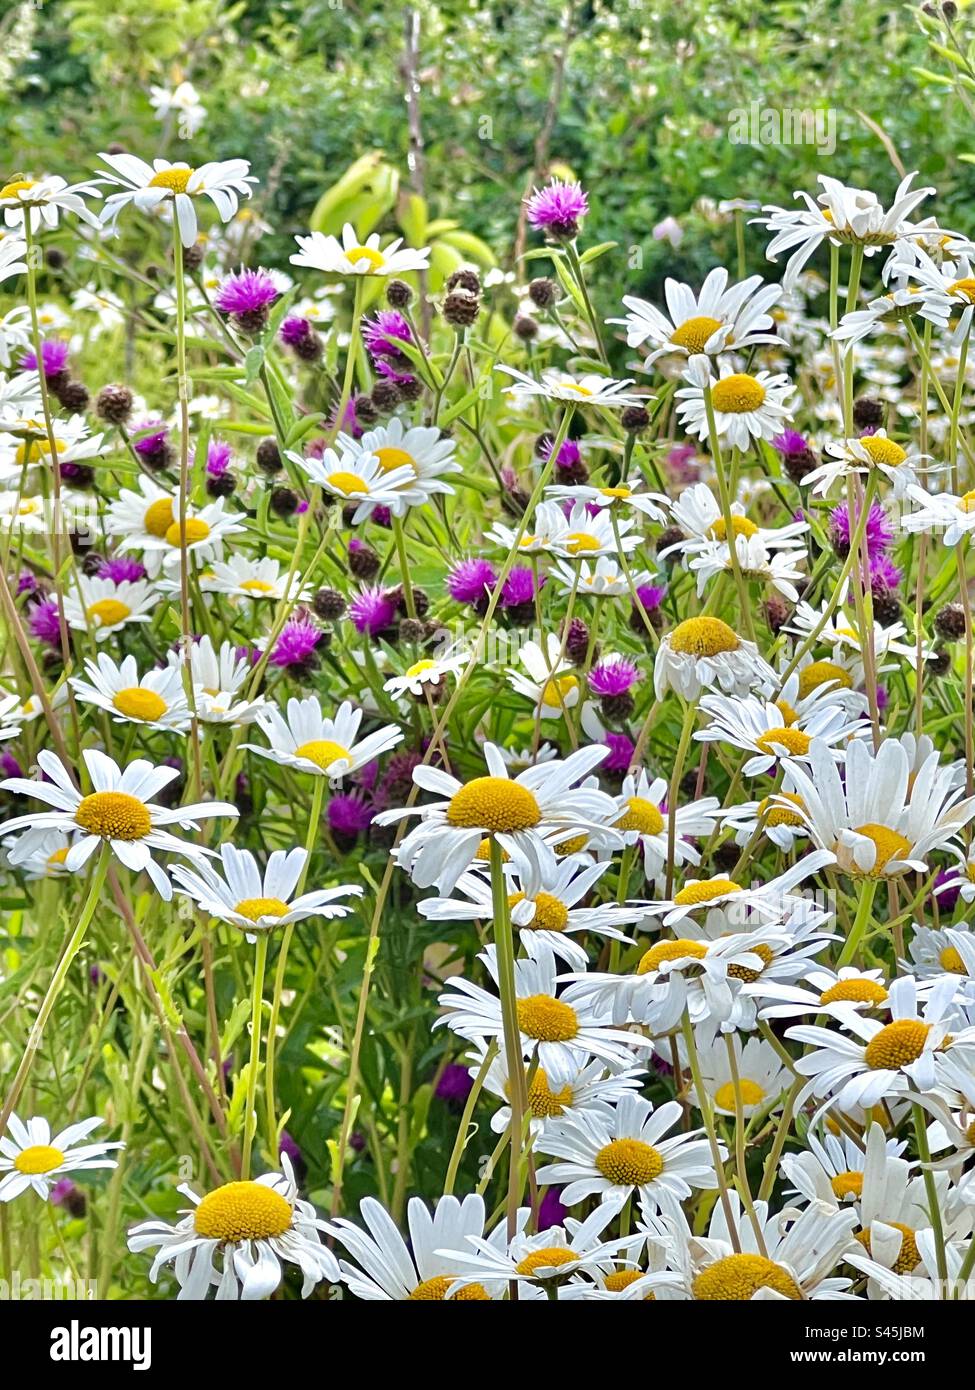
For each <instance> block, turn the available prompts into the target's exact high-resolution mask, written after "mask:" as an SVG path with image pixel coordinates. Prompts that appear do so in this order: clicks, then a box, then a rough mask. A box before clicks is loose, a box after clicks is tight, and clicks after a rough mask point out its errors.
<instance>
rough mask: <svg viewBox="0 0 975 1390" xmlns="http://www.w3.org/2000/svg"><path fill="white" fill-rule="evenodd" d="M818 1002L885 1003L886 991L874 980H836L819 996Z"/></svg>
mask: <svg viewBox="0 0 975 1390" xmlns="http://www.w3.org/2000/svg"><path fill="white" fill-rule="evenodd" d="M819 1002H820V1004H837V1003H841V1002H847V1003H850V1004H886V1002H887V991H886V989H885V988H884V986H883V985H882V984H879V983H878V982H877V981H876V980H865V979H859V980H837V981H836V984H835V985H830V987H829V989H824V990H823V992H822V994H821V995H820V996H819Z"/></svg>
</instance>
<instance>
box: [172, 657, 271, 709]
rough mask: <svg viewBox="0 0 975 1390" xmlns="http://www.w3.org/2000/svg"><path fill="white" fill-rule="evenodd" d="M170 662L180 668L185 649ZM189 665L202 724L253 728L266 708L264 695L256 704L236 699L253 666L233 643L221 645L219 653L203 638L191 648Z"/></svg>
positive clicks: (259, 696)
mask: <svg viewBox="0 0 975 1390" xmlns="http://www.w3.org/2000/svg"><path fill="white" fill-rule="evenodd" d="M169 659H170V661H171V662H172V664H173V665H175V666H176V667H180V666H181V665H182V663H183V661H184V660H185V659H186V658H185V649H184V648H183V647H182V646H181V647H180V649H179V651H178V652H174V653H171V654H170V658H169ZM189 661H190V679H191V680H192V682H193V698H194V700H195V702H196V717H197V719H200V720H202V721H203V723H205V724H250V723H252V722H253V720H254V719H255V718H256V717H257V715H258V713H259V712H260V711H261V710H263V709H264V708H265V707H266V705H267V701H266V700H265V698H264V696H263V695H258V696H256V697H255V698H254V699H253V700H247V699H243V700H238V699H236V698H235V697H236V695H237V692H238V691H239V690H240V689H241V687H242V686H244V685H245V684H246V682H247V680H248V677H249V675H250V672H251V664H250V662H249V661H248V660H247V658H246V657H245V656H240V655H238V652H237V648H236V646H235V645H234V643H233V642H222V643H221V645H220V650H219V651H218V650H217V649H216V648H215V647H214V645H213V642H212V641H211V639H210V638H209V637H207V636H204V637H201V638H200V639H199V641H197V642H194V643H193V645H192V646H191V647H190V653H189Z"/></svg>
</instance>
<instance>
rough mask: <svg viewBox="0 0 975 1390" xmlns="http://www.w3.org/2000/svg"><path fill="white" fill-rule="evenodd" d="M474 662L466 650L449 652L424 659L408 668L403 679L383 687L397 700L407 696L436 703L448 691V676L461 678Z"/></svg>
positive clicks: (391, 678) (397, 678)
mask: <svg viewBox="0 0 975 1390" xmlns="http://www.w3.org/2000/svg"><path fill="white" fill-rule="evenodd" d="M469 660H470V652H469V651H467V650H466V649H460V650H458V649H456V648H453V647H451V648H448V649H447V650H445V651H444V652H442V653H441V654H440V655H439V656H425V657H421V658H420V659H419V661H414V662H413V664H412V665H410V666H408V667H407V668H406V670H405V671H404V672H403V674H402V675H401V676H391V677H390V678H389V680H388V681H386V682H385V683H384V685H383V689H384V690H385V691H386V693H387V694H389V695H392V697H393V699H394V700H399V699H402V697H403V696H404V695H412V696H413V697H414V699H417V700H425V699H426V697H427V696H428V695H429V696H430V697H431V698H433V699H434V700H436V699H437V698H438V697H439V696H440V695H441V694H442V692H443V690H444V689H445V687H446V683H447V677H448V676H458V675H460V673H461V671H463V669H464V667H465V666H466V665H467V663H468V662H469Z"/></svg>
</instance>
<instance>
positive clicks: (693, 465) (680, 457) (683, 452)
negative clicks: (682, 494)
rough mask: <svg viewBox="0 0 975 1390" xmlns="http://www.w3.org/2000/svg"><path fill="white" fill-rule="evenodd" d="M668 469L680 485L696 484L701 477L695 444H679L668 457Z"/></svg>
mask: <svg viewBox="0 0 975 1390" xmlns="http://www.w3.org/2000/svg"><path fill="white" fill-rule="evenodd" d="M667 467H668V468H669V469H670V473H671V476H672V477H673V478H674V480H675V482H678V483H694V482H697V479H698V477H699V476H700V472H701V470H700V468H699V467H698V464H697V450H696V449H695V448H694V445H693V444H677V445H675V446H674V448H673V449H671V450H670V452H669V453H668V455H667Z"/></svg>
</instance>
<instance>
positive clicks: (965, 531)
mask: <svg viewBox="0 0 975 1390" xmlns="http://www.w3.org/2000/svg"><path fill="white" fill-rule="evenodd" d="M906 495H907V498H908V500H910V501H911V502H913V503H914V505H915V507H916V510H915V511H911V512H909V511H902V512H901V514H900V517H899V521H900V527H901V530H902V531H907V532H909V533H913V534H917V533H918V532H922V531H923V532H927V533H928V534H929V535H936V536H938V537H939V539H941V540H942V541H943V542H944V544H945V545H957V544H958V542H959V541H960V540H963V539H964V538H965V537H966V536H969V535H971V533H972V531H975V491H973V492H965V493H961V494H957V493H954V492H928V491H927V490H926V489H925V488H923V487H918V486H917V485H916V484H914V485H908V487H907V489H906Z"/></svg>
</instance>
